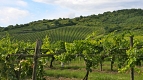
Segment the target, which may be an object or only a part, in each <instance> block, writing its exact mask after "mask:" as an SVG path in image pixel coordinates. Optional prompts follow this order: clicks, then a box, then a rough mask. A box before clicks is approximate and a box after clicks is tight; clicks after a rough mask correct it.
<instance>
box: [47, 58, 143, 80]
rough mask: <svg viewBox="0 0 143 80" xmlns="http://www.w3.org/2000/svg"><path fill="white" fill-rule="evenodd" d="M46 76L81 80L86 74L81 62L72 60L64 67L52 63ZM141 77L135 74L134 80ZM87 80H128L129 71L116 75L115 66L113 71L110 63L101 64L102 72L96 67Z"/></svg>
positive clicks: (140, 79)
mask: <svg viewBox="0 0 143 80" xmlns="http://www.w3.org/2000/svg"><path fill="white" fill-rule="evenodd" d="M45 71H46V76H50V77H55V78H59V77H66V78H76V79H77V80H82V79H83V77H84V76H85V74H86V70H85V64H84V61H83V60H79V59H78V60H74V61H71V62H70V63H65V65H64V67H61V66H60V62H57V61H55V62H54V68H52V69H50V68H46V69H45ZM142 79H143V75H142V74H138V73H135V80H142ZM89 80H130V71H128V72H125V73H118V71H117V64H116V63H115V64H114V70H113V71H111V70H110V62H104V63H103V71H100V68H99V67H97V68H96V69H93V71H92V72H91V73H90V74H89Z"/></svg>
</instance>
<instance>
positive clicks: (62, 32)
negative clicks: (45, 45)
mask: <svg viewBox="0 0 143 80" xmlns="http://www.w3.org/2000/svg"><path fill="white" fill-rule="evenodd" d="M94 30H95V28H94V27H80V26H68V27H61V28H56V29H50V30H45V31H40V32H33V33H26V34H19V35H16V36H14V35H13V36H14V37H13V39H17V40H24V41H28V40H30V41H36V39H42V38H44V37H45V36H46V35H47V36H49V37H50V41H51V42H55V41H59V40H62V41H66V42H72V41H73V40H80V39H84V38H86V36H87V35H88V34H91V33H92V32H93V31H94Z"/></svg>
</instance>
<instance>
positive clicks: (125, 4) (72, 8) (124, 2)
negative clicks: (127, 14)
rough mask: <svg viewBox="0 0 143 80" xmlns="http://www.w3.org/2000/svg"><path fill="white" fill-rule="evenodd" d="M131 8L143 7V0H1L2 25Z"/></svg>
mask: <svg viewBox="0 0 143 80" xmlns="http://www.w3.org/2000/svg"><path fill="white" fill-rule="evenodd" d="M131 8H136V9H138V8H140V9H143V0H0V26H1V27H6V26H8V25H15V24H25V23H29V22H32V21H37V20H42V19H57V18H63V17H65V18H74V17H78V16H80V15H83V16H88V15H92V14H96V15H97V14H99V13H100V14H102V13H103V12H107V11H111V12H112V11H114V10H120V9H131Z"/></svg>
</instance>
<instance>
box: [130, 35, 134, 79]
mask: <svg viewBox="0 0 143 80" xmlns="http://www.w3.org/2000/svg"><path fill="white" fill-rule="evenodd" d="M132 48H133V36H130V49H132ZM131 80H134V67H133V66H131Z"/></svg>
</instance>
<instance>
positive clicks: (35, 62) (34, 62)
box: [32, 40, 42, 80]
mask: <svg viewBox="0 0 143 80" xmlns="http://www.w3.org/2000/svg"><path fill="white" fill-rule="evenodd" d="M41 45H42V42H41V41H40V40H37V42H36V47H35V53H34V56H33V64H34V65H33V73H32V80H36V79H37V78H36V70H37V64H38V57H39V56H38V54H40V49H41Z"/></svg>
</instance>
